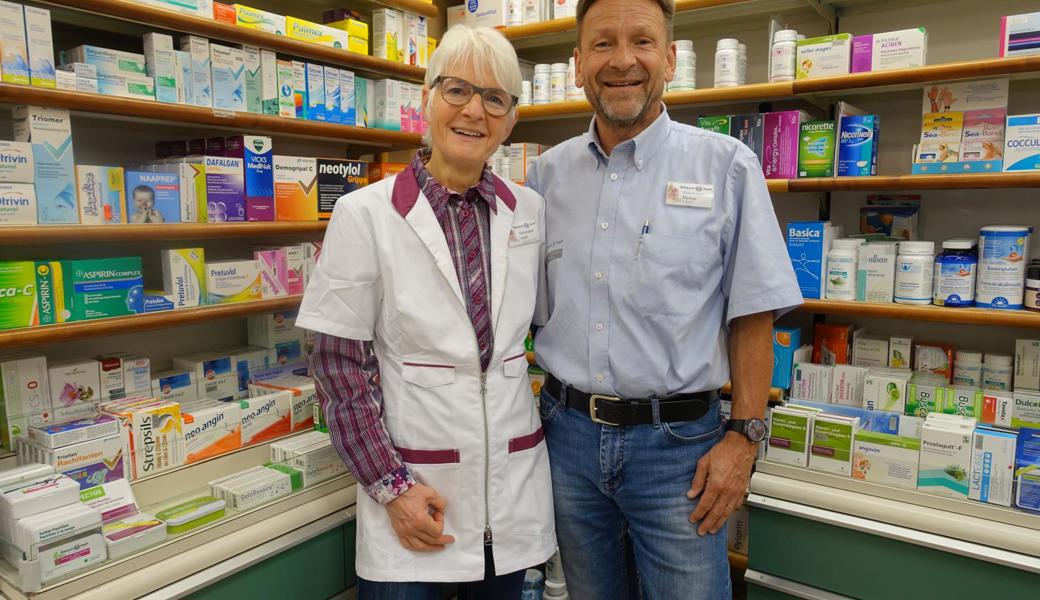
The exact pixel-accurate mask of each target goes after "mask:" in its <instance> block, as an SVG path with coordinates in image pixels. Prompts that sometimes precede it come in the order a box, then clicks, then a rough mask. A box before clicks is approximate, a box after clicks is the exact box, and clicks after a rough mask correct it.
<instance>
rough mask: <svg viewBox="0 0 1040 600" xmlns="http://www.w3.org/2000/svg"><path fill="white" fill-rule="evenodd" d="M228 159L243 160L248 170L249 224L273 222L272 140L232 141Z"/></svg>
mask: <svg viewBox="0 0 1040 600" xmlns="http://www.w3.org/2000/svg"><path fill="white" fill-rule="evenodd" d="M227 155H228V157H233V158H240V159H242V162H243V165H244V166H245V175H244V180H243V181H244V183H245V189H244V194H245V205H246V220H247V221H273V220H274V217H275V210H274V151H273V149H272V144H271V138H269V137H265V136H258V135H240V136H234V137H229V138H228V139H227Z"/></svg>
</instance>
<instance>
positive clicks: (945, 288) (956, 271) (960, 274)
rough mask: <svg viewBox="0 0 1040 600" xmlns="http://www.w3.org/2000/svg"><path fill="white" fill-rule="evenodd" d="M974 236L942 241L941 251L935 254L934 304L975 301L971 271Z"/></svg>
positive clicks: (975, 258) (974, 256)
mask: <svg viewBox="0 0 1040 600" xmlns="http://www.w3.org/2000/svg"><path fill="white" fill-rule="evenodd" d="M975 244H976V240H973V239H968V238H960V239H952V240H946V241H944V242H943V245H942V247H943V251H942V254H938V255H936V257H935V275H934V281H933V284H932V288H933V292H932V301H933V302H934V303H935V304H936V305H937V306H972V305H973V304H974V303H975V272H976V270H977V268H978V263H979V259H978V256H977V254H976V251H975Z"/></svg>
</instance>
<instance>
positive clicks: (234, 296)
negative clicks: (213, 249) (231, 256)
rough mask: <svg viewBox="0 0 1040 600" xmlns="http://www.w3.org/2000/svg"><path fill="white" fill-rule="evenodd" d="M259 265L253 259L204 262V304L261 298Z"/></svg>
mask: <svg viewBox="0 0 1040 600" xmlns="http://www.w3.org/2000/svg"><path fill="white" fill-rule="evenodd" d="M262 297H263V296H262V291H261V281H260V267H259V265H257V262H256V261H255V260H231V261H224V262H211V263H207V264H206V304H228V303H231V302H243V301H249V300H260V299H261V298H262Z"/></svg>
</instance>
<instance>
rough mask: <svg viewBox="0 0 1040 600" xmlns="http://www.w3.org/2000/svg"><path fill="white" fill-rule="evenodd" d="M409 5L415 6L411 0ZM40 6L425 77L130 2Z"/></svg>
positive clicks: (52, 0)
mask: <svg viewBox="0 0 1040 600" xmlns="http://www.w3.org/2000/svg"><path fill="white" fill-rule="evenodd" d="M412 2H414V3H417V2H415V0H412ZM412 2H410V3H412ZM42 3H44V4H50V5H53V6H61V7H64V8H69V9H74V10H76V11H81V12H88V13H94V14H99V15H103V16H105V17H111V18H113V19H120V20H123V21H131V22H135V23H141V24H144V25H148V26H150V27H153V28H154V27H162V28H166V29H172V30H175V31H181V32H184V33H192V34H197V35H201V36H205V37H207V38H211V39H217V40H224V41H226V42H234V43H238V44H249V45H252V46H259V47H261V48H267V49H269V50H274V51H275V52H280V53H284V54H288V55H291V56H295V57H298V58H305V59H311V60H316V61H321V62H326V63H330V64H335V65H341V66H344V67H349V68H352V69H355V70H360V71H364V72H366V73H374V74H379V75H392V76H395V77H401V78H405V79H408V80H411V81H422V79H423V77H425V75H426V70H425V69H422V68H419V67H415V66H412V65H405V64H401V63H397V62H392V61H388V60H384V59H381V58H376V57H374V56H369V55H366V54H356V53H353V52H347V51H346V50H343V49H339V48H331V47H328V46H322V45H319V44H314V43H311V42H303V41H300V40H294V39H290V38H287V37H285V36H280V35H274V34H273V33H265V32H263V31H257V30H255V29H248V28H246V27H238V26H237V25H230V24H228V23H224V22H221V21H214V20H213V19H205V18H202V17H196V16H193V15H187V14H182V13H178V12H174V11H170V10H164V9H161V8H155V7H152V6H147V5H144V4H141V3H137V2H133V1H131V0H42Z"/></svg>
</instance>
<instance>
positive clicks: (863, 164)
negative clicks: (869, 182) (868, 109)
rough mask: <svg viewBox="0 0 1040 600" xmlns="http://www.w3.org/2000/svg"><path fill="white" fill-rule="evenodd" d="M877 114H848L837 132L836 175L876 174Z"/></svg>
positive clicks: (843, 118)
mask: <svg viewBox="0 0 1040 600" xmlns="http://www.w3.org/2000/svg"><path fill="white" fill-rule="evenodd" d="M880 124H881V122H880V119H879V117H878V116H877V115H862V116H860V115H848V116H845V117H842V119H841V131H840V132H839V133H838V177H846V176H853V177H854V176H864V175H877V154H878V133H879V132H880Z"/></svg>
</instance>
